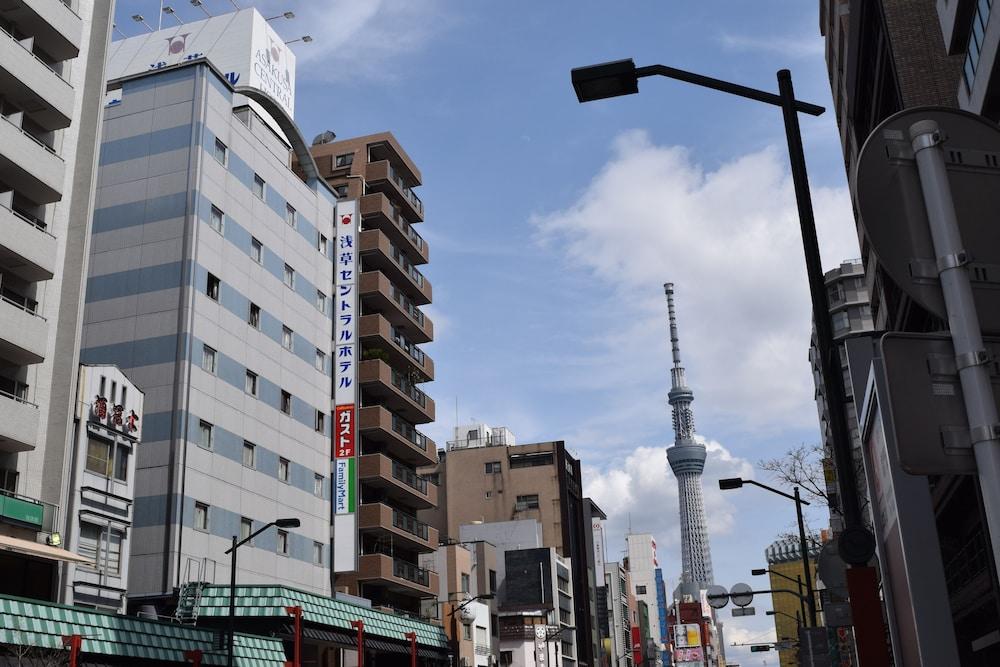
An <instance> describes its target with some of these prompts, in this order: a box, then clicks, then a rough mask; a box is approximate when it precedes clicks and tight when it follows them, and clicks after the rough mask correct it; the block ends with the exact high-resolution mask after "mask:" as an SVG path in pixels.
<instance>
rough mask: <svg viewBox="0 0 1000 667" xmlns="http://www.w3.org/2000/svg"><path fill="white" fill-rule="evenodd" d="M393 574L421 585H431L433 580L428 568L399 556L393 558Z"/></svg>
mask: <svg viewBox="0 0 1000 667" xmlns="http://www.w3.org/2000/svg"><path fill="white" fill-rule="evenodd" d="M392 576H394V577H399V578H400V579H406V580H407V581H412V582H414V583H416V584H420V585H421V586H429V585H430V580H431V578H430V573H429V572H428V571H427V570H425V569H423V568H422V567H417V566H416V565H414V564H413V563H407V562H406V561H405V560H399V559H398V558H393V559H392Z"/></svg>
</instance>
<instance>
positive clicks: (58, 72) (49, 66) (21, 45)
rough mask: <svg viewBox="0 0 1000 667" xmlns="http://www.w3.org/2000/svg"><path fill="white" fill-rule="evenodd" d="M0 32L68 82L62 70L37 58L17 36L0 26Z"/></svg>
mask: <svg viewBox="0 0 1000 667" xmlns="http://www.w3.org/2000/svg"><path fill="white" fill-rule="evenodd" d="M73 13H74V14H75V13H76V12H73ZM0 32H2V33H3V34H5V35H7V36H8V37H10V38H11V39H12V40H14V41H15V42H17V45H18V46H20V47H21V48H22V49H24V50H25V51H27V52H28V53H30V54H31V57H32V58H34V59H35V60H37V61H38V62H40V63H42V65H44V66H45V67H46V69H48V70H49V71H50V72H52V73H53V74H55V75H56V76H57V77H59V78H60V79H62V80H63V81H65V82H66V83H67V84H68V83H69V81H67V80H66V77H64V76H63V74H62V72H60V71H58V70H56V68H55V67H53V66H52V65H50V64H49V63H47V62H45V61H44V60H42V59H41V58H39V57H38V55H37V54H36V53H35V52H34V51H32V50H31V49H29V48H28V47H26V46H25V45H24V44H22V43H21V40H19V39H18V38H17V37H14V35H12V34H10V33H9V32H7V31H6V30H4V29H3V28H0ZM70 87H72V84H70Z"/></svg>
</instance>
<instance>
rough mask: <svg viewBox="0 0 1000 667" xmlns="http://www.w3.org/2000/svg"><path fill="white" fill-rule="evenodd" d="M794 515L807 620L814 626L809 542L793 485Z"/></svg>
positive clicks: (814, 612) (800, 501) (797, 491)
mask: <svg viewBox="0 0 1000 667" xmlns="http://www.w3.org/2000/svg"><path fill="white" fill-rule="evenodd" d="M794 492H795V516H796V518H797V519H798V520H799V549H800V550H801V551H802V569H803V576H802V578H803V579H804V580H805V584H806V594H807V595H808V596H809V622H810V624H811V625H812V627H814V628H815V627H816V596H815V594H814V592H813V586H812V572H810V571H809V544H808V543H807V542H806V528H805V523H804V522H803V520H802V497H801V496H800V495H799V487H797V486H796V487H795V489H794Z"/></svg>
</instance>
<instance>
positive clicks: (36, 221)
mask: <svg viewBox="0 0 1000 667" xmlns="http://www.w3.org/2000/svg"><path fill="white" fill-rule="evenodd" d="M0 207H3V208H6V209H7V210H8V211H10V212H11V213H13V214H14V215H15V216H17V217H18V218H20V219H21V220H22V221H23V222H26V223H28V224H29V225H31V226H32V227H34V228H35V229H37V230H39V231H41V232H45V233H46V234H49V232H48V225H47V224H46V223H45V221H44V220H42V219H41V218H36V217H35V216H33V215H31V214H30V213H24V212H22V211H18V210H16V209H13V208H8V207H7V206H3V204H0ZM49 236H52V234H49ZM52 238H55V237H54V236H52Z"/></svg>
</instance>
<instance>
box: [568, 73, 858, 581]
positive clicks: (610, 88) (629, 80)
mask: <svg viewBox="0 0 1000 667" xmlns="http://www.w3.org/2000/svg"><path fill="white" fill-rule="evenodd" d="M654 75H655V76H664V77H667V78H670V79H677V80H678V81H685V82H687V83H692V84H694V85H696V86H703V87H705V88H711V89H713V90H718V91H721V92H724V93H729V94H731V95H737V96H739V97H745V98H748V99H752V100H756V101H758V102H764V103H765V104H770V105H773V106H778V107H781V111H782V116H783V119H784V124H785V140H786V142H787V144H788V158H789V162H790V166H791V172H792V183H793V184H794V186H795V202H796V204H797V208H798V214H799V227H800V229H801V232H802V250H803V254H804V255H805V262H806V274H807V275H808V277H809V295H810V298H811V301H812V309H813V320H814V326H815V327H816V348H817V350H818V352H819V356H820V361H821V367H822V372H823V379H824V381H825V382H826V383H827V384H828V389H829V391H827V392H826V400H827V403H828V405H827V407H828V408H829V412H830V433H831V439H832V442H833V453H834V459H835V462H836V466H837V471H838V474H837V480H838V484H839V488H840V498H841V504H842V508H841V509H842V511H843V516H844V523H845V524H846V527H845V528H844V530H843V532H842V533H841V535H840V540H839V545H840V554H841V556H842V557H843V558H844V560H845V561H847V562H848V563H850V564H851V565H855V566H859V567H861V566H867V564H868V561H869V560H870V559H871V557H872V555H873V554H874V553H875V541H874V537H873V536H872V534H871V532H869V531H868V530H867V529H866V528H865V527H864V524H863V522H862V520H861V505H860V502H859V500H858V492H857V482H856V479H855V472H854V465H853V454H852V448H853V444H852V442H851V437H850V431H849V429H848V427H847V417H846V414H845V410H844V378H843V372H842V370H841V368H840V353H839V350H838V348H837V347H836V346H835V345H834V341H833V326H832V324H831V322H830V317H829V312H830V308H829V300H828V298H827V293H826V283H825V280H824V278H823V264H822V262H821V261H820V254H819V242H818V240H817V238H816V221H815V219H814V217H813V208H812V200H811V197H810V195H809V176H808V174H807V171H806V160H805V154H804V152H803V150H802V135H801V133H800V132H799V118H798V113H799V112H802V113H807V114H809V115H811V116H819V115H820V114H822V113H823V112H824V109H823V107H821V106H817V105H815V104H809V103H806V102H800V101H799V100H796V99H795V91H794V89H793V87H792V73H791V72H790V71H789V70H787V69H782V70H778V73H777V78H778V94H777V95H775V94H773V93H768V92H766V91H763V90H757V89H755V88H748V87H746V86H741V85H738V84H735V83H730V82H729V81H722V80H720V79H713V78H711V77H707V76H702V75H701V74H694V73H693V72H686V71H684V70H680V69H676V68H674V67H667V66H665V65H650V66H647V67H636V66H635V63H634V62H633V61H632V60H631V59H627V60H617V61H614V62H608V63H602V64H599V65H591V66H589V67H578V68H576V69H574V70H573V71H572V72H571V73H570V77H571V80H572V83H573V89H574V90H575V91H576V96H577V99H578V100H579V101H580V102H590V101H593V100H600V99H605V98H608V97H616V96H619V95H630V94H634V93H637V92H639V79H640V78H642V77H647V76H654Z"/></svg>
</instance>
